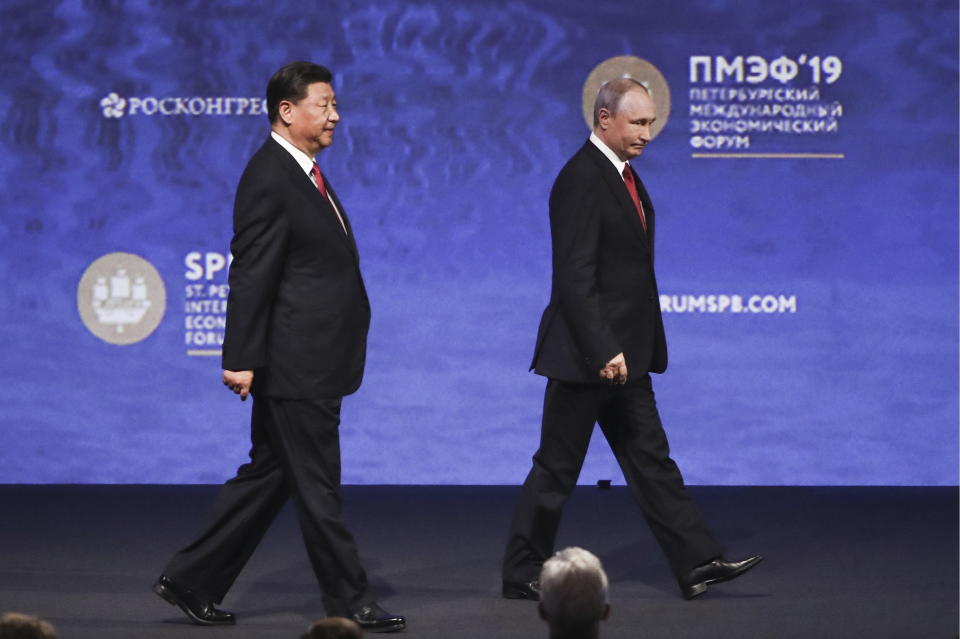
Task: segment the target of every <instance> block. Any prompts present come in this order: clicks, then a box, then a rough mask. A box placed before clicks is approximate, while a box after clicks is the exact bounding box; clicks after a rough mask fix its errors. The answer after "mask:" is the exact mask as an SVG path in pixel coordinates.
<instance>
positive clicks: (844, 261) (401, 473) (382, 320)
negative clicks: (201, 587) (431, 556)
mask: <svg viewBox="0 0 960 639" xmlns="http://www.w3.org/2000/svg"><path fill="white" fill-rule="evenodd" d="M310 4H311V3H306V4H305V3H303V2H277V3H270V4H269V6H261V3H253V2H249V3H246V2H217V3H208V2H202V1H195V2H190V1H182V2H171V3H146V2H144V3H138V2H129V3H122V2H113V3H86V4H81V3H79V2H66V3H54V2H38V1H37V0H30V1H26V0H24V1H10V2H5V3H4V4H3V7H2V8H0V54H2V55H0V114H2V118H3V121H2V126H0V145H2V154H0V176H2V185H3V203H2V209H0V210H2V213H0V243H2V254H0V282H2V287H0V308H2V309H3V312H2V315H0V353H2V355H0V358H2V364H3V365H2V366H0V388H2V389H3V390H4V391H5V392H4V393H3V395H4V397H3V400H2V404H0V405H2V408H0V482H41V483H44V482H104V483H112V482H135V483H139V482H147V483H153V482H161V483H167V482H170V483H180V482H219V481H222V480H223V479H225V478H227V477H228V476H230V474H231V473H232V471H233V470H234V468H235V467H236V466H237V465H239V464H240V463H242V462H243V461H244V458H245V455H246V451H247V448H248V441H247V437H248V426H247V423H248V413H249V404H241V403H240V402H239V401H237V400H236V399H235V397H234V396H233V395H231V394H230V393H228V392H227V391H226V390H225V389H224V388H223V387H222V386H221V384H220V379H219V378H220V370H219V358H218V357H216V356H215V352H216V350H217V348H218V345H217V340H218V336H219V334H220V333H221V332H222V331H218V328H217V327H218V323H219V321H220V319H221V318H222V308H220V306H218V304H216V303H214V302H217V301H218V300H220V297H219V296H220V294H221V293H223V292H224V291H223V289H222V288H221V286H220V285H222V284H223V283H225V282H226V269H224V268H222V262H223V261H224V259H225V255H226V254H227V253H228V250H229V248H228V245H229V240H230V221H231V206H232V199H233V191H234V188H235V186H236V183H237V180H238V178H239V175H240V172H241V171H242V169H243V167H244V165H245V163H246V161H247V159H248V158H249V156H250V155H251V154H252V153H253V151H254V150H255V149H256V148H257V147H258V146H259V145H260V144H261V143H262V141H263V139H264V138H265V136H266V135H267V133H268V122H267V118H266V116H265V115H264V114H263V113H262V111H261V108H262V104H261V103H260V100H261V99H262V95H263V90H264V87H265V85H266V81H267V79H268V78H269V76H270V74H271V73H272V72H273V71H275V70H276V69H277V68H279V67H280V66H281V65H283V64H285V63H286V62H289V61H291V60H296V59H307V60H312V61H316V62H319V63H321V64H325V65H327V66H329V67H330V68H331V69H333V70H334V72H335V74H336V79H335V88H336V90H337V92H338V102H339V104H340V110H341V114H342V117H343V120H342V122H341V125H340V127H339V128H338V132H337V138H336V141H335V144H334V146H332V147H331V148H330V149H328V150H326V151H325V152H323V153H322V154H321V158H320V162H321V166H322V167H323V169H324V172H325V174H326V175H327V176H328V179H329V180H330V181H331V182H332V183H333V185H334V186H335V187H336V189H337V191H338V193H339V195H340V196H341V199H342V200H343V202H344V204H345V206H346V208H347V211H348V212H349V214H350V216H351V219H352V221H353V224H354V227H355V230H356V235H357V240H358V243H359V246H360V250H361V256H362V259H363V271H364V275H365V278H366V281H367V284H368V289H369V293H370V297H371V303H372V306H373V325H372V328H371V335H370V343H369V356H368V368H367V375H366V378H365V382H364V385H363V387H362V388H361V390H360V391H359V392H358V393H357V394H356V395H354V396H352V397H350V398H348V399H347V400H346V401H345V404H344V415H343V425H342V431H341V432H342V437H343V455H344V481H345V482H346V483H451V484H487V483H519V482H520V481H522V479H523V477H524V475H525V473H526V471H527V469H528V467H529V458H530V455H531V454H532V453H533V452H534V450H535V448H536V444H537V440H538V428H539V417H540V403H541V395H542V388H543V380H542V379H540V378H538V377H536V376H534V375H532V374H530V373H528V372H526V371H527V366H528V364H529V359H530V355H531V351H532V347H533V341H534V337H535V332H536V327H537V324H538V322H539V316H540V312H541V311H542V309H543V307H544V305H545V304H546V302H547V298H548V296H549V279H550V247H549V229H548V222H547V208H546V200H547V194H548V192H549V188H550V185H551V183H552V181H553V178H554V176H555V175H556V173H557V171H558V170H559V168H560V167H561V166H562V164H563V163H564V162H565V161H566V159H567V158H568V157H569V156H570V155H571V154H572V153H573V152H574V151H575V150H576V149H577V148H578V147H579V145H580V144H582V143H583V141H584V140H585V138H586V136H587V134H588V128H587V126H586V123H585V122H584V119H583V115H582V93H583V89H584V83H585V82H586V80H587V77H588V75H589V74H590V73H591V71H593V70H594V69H595V68H596V67H597V66H598V65H601V64H602V63H604V61H606V60H609V59H610V58H613V57H616V56H636V57H639V58H642V59H644V60H647V61H648V62H649V63H650V64H651V65H653V67H655V68H656V69H659V72H660V73H662V74H663V77H664V78H665V80H666V84H667V85H668V86H669V96H670V98H671V104H672V109H671V112H670V115H669V118H668V119H667V122H666V126H665V128H664V129H663V131H662V132H661V133H660V135H659V136H658V137H657V138H656V139H655V140H654V141H653V143H652V144H651V145H650V147H649V148H648V149H647V151H646V152H645V153H644V155H643V156H642V158H641V159H640V160H639V161H638V162H637V164H636V167H637V169H638V171H639V172H640V174H641V176H642V177H643V179H644V181H645V183H646V185H647V188H648V189H649V191H650V193H651V196H652V198H653V200H654V202H655V203H656V206H657V213H658V218H657V219H658V234H657V241H658V246H657V260H658V262H657V270H658V279H659V283H660V287H661V293H662V294H663V295H664V303H665V305H667V306H668V307H669V308H670V312H667V313H666V315H665V321H666V327H667V338H668V343H669V345H670V358H671V365H670V369H669V370H668V372H667V373H666V374H665V375H663V376H657V377H656V378H655V380H654V384H655V388H656V389H657V391H658V399H659V404H660V407H661V411H662V414H663V417H664V421H665V424H666V427H667V432H668V434H669V436H670V438H671V443H672V447H673V452H674V456H675V457H676V458H677V459H678V461H679V463H680V465H681V468H683V469H684V472H685V475H686V478H687V480H688V482H690V483H697V484H937V485H943V484H955V483H956V481H957V421H958V411H957V398H958V378H957V363H958V352H957V351H958V349H957V335H958V311H957V309H958V296H957V285H958V260H957V237H958V225H957V217H958V216H957V209H958V202H957V174H958V163H957V157H958V147H957V133H958V131H957V121H958V112H957V103H958V91H957V77H958V76H957V57H958V50H957V6H956V3H955V2H948V1H945V0H944V1H940V0H930V1H924V2H917V1H913V0H911V1H907V0H901V1H893V0H870V1H869V2H867V1H865V0H864V1H857V2H842V3H841V2H835V1H834V0H811V1H810V2H806V3H803V4H802V5H798V4H796V3H788V2H782V1H773V2H771V1H769V0H756V1H753V2H744V1H736V2H735V1H734V0H690V1H685V2H679V3H678V2H668V1H646V2H637V3H633V4H634V5H635V6H633V7H631V8H630V11H625V8H626V5H625V3H623V2H620V1H615V0H595V1H593V2H588V3H587V2H582V1H579V0H576V1H574V0H551V1H549V2H546V1H544V2H494V1H491V0H484V1H482V2H481V1H471V0H422V1H410V0H405V1H399V0H397V1H392V0H386V1H383V2H359V1H348V0H344V1H339V2H319V3H316V4H315V5H313V6H312V7H310ZM626 4H631V3H626ZM305 7H307V9H306V10H305ZM708 71H709V75H708ZM660 90H661V91H662V89H660ZM804 123H806V124H804ZM118 252H122V253H132V254H136V255H138V256H140V257H141V258H143V259H144V260H146V261H147V262H149V263H150V264H152V265H153V267H155V268H156V270H157V272H158V273H159V276H160V278H161V279H162V281H163V287H164V290H165V300H164V299H161V297H160V296H159V292H158V285H157V284H156V282H155V281H154V280H150V279H149V278H148V279H147V281H146V284H145V286H146V287H147V293H146V298H148V299H149V301H150V302H151V303H152V305H153V306H152V312H154V313H156V312H157V311H159V310H163V311H164V312H163V313H162V317H161V316H160V315H159V314H158V315H157V318H158V319H159V325H158V326H157V328H156V330H155V331H153V332H152V333H151V334H149V335H148V336H145V337H144V338H143V339H140V340H139V341H135V342H134V343H131V344H128V345H116V344H113V343H110V341H109V340H110V339H112V338H111V336H113V337H116V335H118V334H119V333H117V332H116V331H115V330H114V332H112V333H111V332H110V331H111V329H115V327H114V326H109V325H106V324H103V320H102V317H101V316H99V315H96V314H94V313H93V310H94V306H93V304H94V300H95V299H97V297H96V296H97V295H98V293H96V292H92V291H93V288H91V285H90V284H89V282H88V281H87V280H85V281H84V282H83V283H81V276H83V275H84V273H85V271H86V270H87V269H88V267H90V266H91V264H92V263H93V262H94V261H95V260H97V259H98V258H100V257H101V256H104V255H108V254H111V253H118ZM94 271H96V269H93V271H91V273H90V275H91V276H92V277H96V276H101V277H105V278H108V279H109V277H113V276H117V274H116V272H115V271H114V270H111V271H109V272H106V271H104V272H102V273H101V272H94ZM128 275H136V273H128ZM141 284H143V283H142V282H141ZM197 285H200V286H199V287H198V286H197ZM134 289H136V286H134ZM104 290H106V289H104ZM124 290H125V289H124V287H123V286H120V288H119V289H111V290H110V291H109V293H102V294H101V297H102V296H105V295H109V296H112V297H117V296H120V297H123V295H124ZM142 290H143V289H142V288H141V298H143V293H142ZM131 295H132V297H131ZM710 296H718V297H715V298H711V297H710ZM723 296H727V297H723ZM118 299H119V297H118ZM124 299H128V300H133V301H131V302H129V304H136V303H139V302H137V301H136V295H135V294H134V293H130V292H129V291H127V298H124ZM727 300H730V306H729V307H727V308H724V309H722V310H723V312H710V309H711V308H714V302H716V303H717V304H721V305H723V304H726V303H727ZM197 301H200V302H203V303H202V304H199V305H197V304H192V305H191V304H190V302H197ZM124 303H127V302H124ZM737 303H740V304H742V306H743V307H744V310H743V311H742V312H733V311H732V309H733V308H734V307H735V306H736V305H737ZM717 310H718V311H719V310H721V309H720V308H717ZM91 317H92V318H93V320H90V318H91ZM98 318H100V319H98ZM98 321H99V322H100V325H99V327H98V325H97V322H98ZM143 321H144V322H146V321H148V320H143ZM91 322H92V323H91ZM88 324H90V325H91V326H92V328H88ZM142 327H143V325H142V324H140V325H138V324H137V323H136V322H133V320H130V323H129V325H128V326H127V327H126V332H125V333H124V334H125V335H133V334H135V333H136V332H137V330H140V329H141V328H142ZM97 330H99V331H101V334H103V335H107V338H108V339H107V340H104V339H102V338H101V337H98V336H97V334H95V333H96V332H97ZM594 444H595V445H594V446H593V447H592V449H591V453H590V455H589V457H588V461H587V464H586V467H585V469H584V473H583V476H582V478H581V480H582V481H583V482H593V481H595V480H596V479H599V478H613V479H614V480H615V481H622V479H621V476H620V474H619V471H618V470H617V468H616V464H615V462H614V460H613V458H612V456H611V455H610V454H609V452H608V451H607V450H606V447H605V444H604V442H603V441H602V437H599V436H598V437H597V438H596V439H595V442H594Z"/></svg>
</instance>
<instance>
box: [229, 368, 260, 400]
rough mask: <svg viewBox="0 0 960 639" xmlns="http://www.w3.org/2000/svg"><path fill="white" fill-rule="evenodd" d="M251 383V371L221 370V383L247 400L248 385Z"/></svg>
mask: <svg viewBox="0 0 960 639" xmlns="http://www.w3.org/2000/svg"><path fill="white" fill-rule="evenodd" d="M251 384H253V371H223V385H224V386H226V387H227V388H229V389H230V390H232V391H233V392H234V393H236V394H237V395H239V396H240V399H241V400H242V401H247V395H249V394H250V385H251Z"/></svg>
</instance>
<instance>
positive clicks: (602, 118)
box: [597, 108, 610, 131]
mask: <svg viewBox="0 0 960 639" xmlns="http://www.w3.org/2000/svg"><path fill="white" fill-rule="evenodd" d="M597 126H598V127H599V128H601V129H603V130H604V131H605V130H606V129H607V127H608V126H610V109H607V108H602V109H600V110H599V111H597Z"/></svg>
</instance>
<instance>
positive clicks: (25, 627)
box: [0, 612, 57, 639]
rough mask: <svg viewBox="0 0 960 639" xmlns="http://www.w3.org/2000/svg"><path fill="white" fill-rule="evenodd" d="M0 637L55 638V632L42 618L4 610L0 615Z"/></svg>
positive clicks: (6, 638)
mask: <svg viewBox="0 0 960 639" xmlns="http://www.w3.org/2000/svg"><path fill="white" fill-rule="evenodd" d="M0 639H57V633H56V631H55V630H54V629H53V626H51V625H50V624H49V623H47V622H46V621H44V620H43V619H39V618H38V617H33V616H31V615H24V614H21V613H19V612H6V613H4V614H2V615H0Z"/></svg>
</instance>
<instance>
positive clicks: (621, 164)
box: [590, 133, 629, 177]
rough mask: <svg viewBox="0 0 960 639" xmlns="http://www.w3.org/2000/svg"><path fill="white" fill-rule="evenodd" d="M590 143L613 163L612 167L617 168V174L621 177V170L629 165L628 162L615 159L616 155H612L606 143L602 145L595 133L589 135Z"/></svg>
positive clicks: (602, 142)
mask: <svg viewBox="0 0 960 639" xmlns="http://www.w3.org/2000/svg"><path fill="white" fill-rule="evenodd" d="M590 141H591V142H593V145H594V146H595V147H597V148H598V149H600V151H602V152H603V154H604V155H605V156H607V159H608V160H610V161H611V162H613V166H615V167H617V173H619V174H620V177H623V169H624V167H625V166H627V165H628V164H629V162H624V161H623V160H621V159H620V158H619V157H617V154H616V153H614V152H613V150H612V149H611V148H610V147H609V146H607V145H606V143H604V141H603V140H601V139H600V138H599V137H598V136H597V134H596V133H591V134H590Z"/></svg>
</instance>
